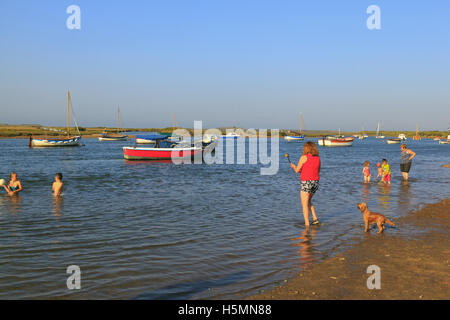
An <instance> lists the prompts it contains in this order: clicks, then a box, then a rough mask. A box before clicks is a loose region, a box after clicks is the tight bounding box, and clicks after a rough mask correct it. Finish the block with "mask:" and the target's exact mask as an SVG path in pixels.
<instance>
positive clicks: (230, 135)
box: [220, 132, 240, 139]
mask: <svg viewBox="0 0 450 320" xmlns="http://www.w3.org/2000/svg"><path fill="white" fill-rule="evenodd" d="M220 137H221V138H223V139H237V138H239V137H240V135H239V134H237V133H236V132H228V133H227V134H226V135H221V136H220Z"/></svg>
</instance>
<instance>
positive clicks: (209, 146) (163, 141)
mask: <svg viewBox="0 0 450 320" xmlns="http://www.w3.org/2000/svg"><path fill="white" fill-rule="evenodd" d="M167 138H168V137H167V136H164V135H154V136H152V137H151V140H154V141H155V146H154V147H152V148H147V147H136V146H134V147H123V157H124V158H125V159H127V160H177V159H192V158H193V157H195V156H196V155H198V154H202V153H203V152H204V151H206V150H208V151H211V150H213V148H214V147H215V145H216V144H217V142H216V143H214V142H212V143H201V144H200V145H195V144H191V143H189V144H187V143H174V142H172V141H170V140H167Z"/></svg>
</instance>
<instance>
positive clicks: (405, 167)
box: [400, 144, 416, 181]
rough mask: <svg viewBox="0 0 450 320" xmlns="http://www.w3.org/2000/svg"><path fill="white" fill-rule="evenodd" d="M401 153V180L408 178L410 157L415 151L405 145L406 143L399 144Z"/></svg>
mask: <svg viewBox="0 0 450 320" xmlns="http://www.w3.org/2000/svg"><path fill="white" fill-rule="evenodd" d="M400 149H401V150H402V153H401V154H400V171H401V172H402V176H403V180H405V181H406V180H408V175H409V170H410V169H411V164H412V159H413V158H414V157H415V156H416V153H415V152H414V151H412V150H410V149H408V148H407V147H406V144H402V145H401V146H400Z"/></svg>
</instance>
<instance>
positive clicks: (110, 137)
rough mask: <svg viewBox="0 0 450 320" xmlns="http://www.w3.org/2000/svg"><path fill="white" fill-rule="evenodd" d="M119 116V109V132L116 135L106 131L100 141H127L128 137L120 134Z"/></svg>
mask: <svg viewBox="0 0 450 320" xmlns="http://www.w3.org/2000/svg"><path fill="white" fill-rule="evenodd" d="M119 114H120V109H119V108H117V131H116V133H108V132H106V129H105V131H104V132H103V133H102V134H101V136H100V137H99V138H98V140H99V141H127V140H128V136H126V135H121V134H119V131H120V130H119Z"/></svg>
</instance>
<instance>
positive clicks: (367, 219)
mask: <svg viewBox="0 0 450 320" xmlns="http://www.w3.org/2000/svg"><path fill="white" fill-rule="evenodd" d="M357 207H358V209H359V210H360V211H361V212H362V214H363V219H364V224H365V225H366V228H365V229H364V231H365V232H367V231H369V230H370V226H371V225H372V224H374V223H376V224H377V226H378V232H377V233H381V232H383V230H384V224H385V223H387V224H389V225H391V226H395V224H394V223H393V222H392V221H389V220H388V219H386V217H385V216H383V215H382V214H379V213H376V212H372V211H370V210H369V208H367V204H366V203H365V202H361V203H358V205H357Z"/></svg>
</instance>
